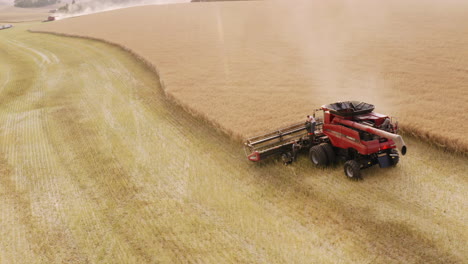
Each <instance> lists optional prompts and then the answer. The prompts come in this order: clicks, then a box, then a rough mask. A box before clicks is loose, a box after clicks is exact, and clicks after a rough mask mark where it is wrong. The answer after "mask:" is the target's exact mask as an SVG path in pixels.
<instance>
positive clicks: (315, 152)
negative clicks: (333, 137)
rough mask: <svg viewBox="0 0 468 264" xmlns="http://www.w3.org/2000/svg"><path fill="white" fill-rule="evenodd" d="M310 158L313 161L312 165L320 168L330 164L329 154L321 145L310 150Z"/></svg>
mask: <svg viewBox="0 0 468 264" xmlns="http://www.w3.org/2000/svg"><path fill="white" fill-rule="evenodd" d="M309 158H310V161H312V163H313V164H314V165H315V166H318V167H324V166H325V165H327V164H328V158H327V154H326V153H325V151H324V150H323V148H322V147H321V146H319V145H317V146H313V147H311V148H310V150H309Z"/></svg>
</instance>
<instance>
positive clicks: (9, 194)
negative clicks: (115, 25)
mask: <svg viewBox="0 0 468 264" xmlns="http://www.w3.org/2000/svg"><path fill="white" fill-rule="evenodd" d="M28 27H29V26H28V25H22V26H18V27H16V28H15V29H12V30H11V31H9V32H8V33H7V34H5V35H1V36H0V44H1V45H2V47H3V48H2V49H1V50H0V57H1V61H2V62H6V63H1V64H0V67H1V70H0V73H1V75H0V84H2V86H1V87H2V89H1V90H0V93H1V94H0V98H1V99H2V101H1V103H0V124H1V129H0V140H1V146H0V163H1V166H0V201H1V202H0V212H1V213H0V216H1V218H0V235H1V237H2V239H1V240H0V262H2V263H63V262H66V263H86V262H91V263H98V262H99V263H103V262H104V263H109V262H112V263H174V262H178V263H187V262H203V263H220V262H224V263H229V262H231V263H310V262H314V263H336V262H358V263H363V262H372V263H408V262H413V263H415V262H416V263H418V262H419V263H462V262H463V260H464V259H466V253H465V251H464V249H465V244H466V243H465V242H466V240H467V238H468V234H467V232H466V230H467V228H466V222H467V214H466V210H465V209H466V197H465V194H466V188H467V182H466V177H465V175H464V173H465V172H466V171H467V170H468V168H467V164H466V162H465V161H466V160H465V159H463V158H461V157H459V156H456V155H452V154H443V155H442V154H441V152H440V151H437V150H435V149H434V148H433V147H431V146H428V145H427V144H422V143H421V142H418V141H417V140H413V139H411V138H408V145H411V146H412V155H408V156H407V157H405V158H404V159H405V160H404V162H403V160H402V162H401V163H400V164H399V165H398V167H397V168H394V169H390V170H379V169H378V168H373V169H370V170H367V171H366V178H365V180H364V181H362V182H359V183H356V182H351V181H348V180H347V179H346V178H345V177H343V175H342V170H341V168H329V169H325V170H320V169H315V168H313V167H312V165H310V163H309V162H308V161H307V158H306V155H302V156H300V159H299V160H298V162H297V163H295V164H294V166H291V167H284V166H282V164H281V162H279V161H276V160H270V161H267V162H266V163H263V164H258V165H253V164H251V163H249V162H247V161H246V160H245V157H244V156H243V153H242V150H241V149H240V148H239V145H238V144H236V143H235V142H232V141H231V139H230V138H228V137H226V136H225V135H222V134H220V133H217V132H216V131H214V130H213V129H212V127H211V126H209V125H207V124H206V123H204V122H201V120H200V119H197V118H194V117H192V116H190V115H187V114H186V113H185V112H184V111H183V110H182V109H180V108H179V107H177V106H174V104H173V103H172V102H171V101H168V100H167V99H166V97H165V95H164V93H163V92H162V91H161V88H160V86H159V79H158V78H157V77H156V76H155V75H154V73H153V72H151V71H149V69H148V68H147V67H146V66H145V65H143V64H142V63H139V62H136V61H135V60H134V58H133V57H132V56H131V55H129V54H127V53H125V52H122V51H121V50H120V49H118V48H116V47H112V46H108V45H106V44H102V43H99V42H96V41H89V40H80V39H72V38H63V37H56V36H49V35H44V34H30V33H27V32H25V28H28Z"/></svg>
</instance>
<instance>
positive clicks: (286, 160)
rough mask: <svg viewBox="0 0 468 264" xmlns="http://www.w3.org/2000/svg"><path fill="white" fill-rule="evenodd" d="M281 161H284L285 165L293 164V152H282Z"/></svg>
mask: <svg viewBox="0 0 468 264" xmlns="http://www.w3.org/2000/svg"><path fill="white" fill-rule="evenodd" d="M281 161H283V164H284V165H288V164H291V163H292V161H293V157H292V154H291V152H284V153H283V154H281Z"/></svg>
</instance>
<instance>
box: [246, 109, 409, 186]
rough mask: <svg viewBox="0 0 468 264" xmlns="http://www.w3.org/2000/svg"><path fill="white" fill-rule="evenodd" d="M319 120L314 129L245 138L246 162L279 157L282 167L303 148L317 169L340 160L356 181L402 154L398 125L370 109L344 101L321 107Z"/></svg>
mask: <svg viewBox="0 0 468 264" xmlns="http://www.w3.org/2000/svg"><path fill="white" fill-rule="evenodd" d="M317 111H323V119H321V120H323V122H317V123H316V125H315V129H314V131H312V130H311V127H313V126H311V125H310V124H308V123H307V122H305V123H297V124H293V125H291V126H288V127H285V128H283V129H279V130H276V131H273V132H270V133H267V134H264V135H260V136H256V137H252V138H249V139H247V140H246V142H245V150H246V153H247V157H248V159H249V160H251V161H260V160H263V159H265V158H267V157H269V156H274V155H281V158H282V160H283V162H284V163H285V164H289V163H292V162H293V161H294V160H295V158H296V155H297V154H298V153H299V152H300V151H301V150H303V149H308V150H309V158H310V160H311V161H312V163H314V164H315V165H316V166H318V167H325V166H327V165H331V164H334V163H335V162H336V161H337V160H343V161H345V164H344V172H345V175H346V176H347V177H349V178H351V179H358V178H360V177H361V170H362V169H365V168H368V167H371V166H373V165H376V164H379V166H380V167H381V168H386V167H391V166H395V165H396V164H397V163H398V161H399V152H400V153H401V154H402V155H405V154H406V145H405V142H404V141H403V138H402V137H401V136H399V135H398V134H397V132H398V123H397V122H396V123H393V122H392V120H391V118H390V117H389V116H386V115H382V114H379V113H375V112H374V106H373V105H371V104H367V103H364V102H358V101H347V102H337V103H333V104H328V105H324V106H322V107H321V108H320V109H317V110H315V112H314V116H315V115H316V112H317Z"/></svg>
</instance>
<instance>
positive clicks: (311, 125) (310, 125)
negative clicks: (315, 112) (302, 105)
mask: <svg viewBox="0 0 468 264" xmlns="http://www.w3.org/2000/svg"><path fill="white" fill-rule="evenodd" d="M315 124H317V122H316V121H315V118H314V117H313V116H311V115H307V119H306V123H305V125H306V128H307V132H309V136H310V137H311V140H314V139H315V133H314V132H315Z"/></svg>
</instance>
